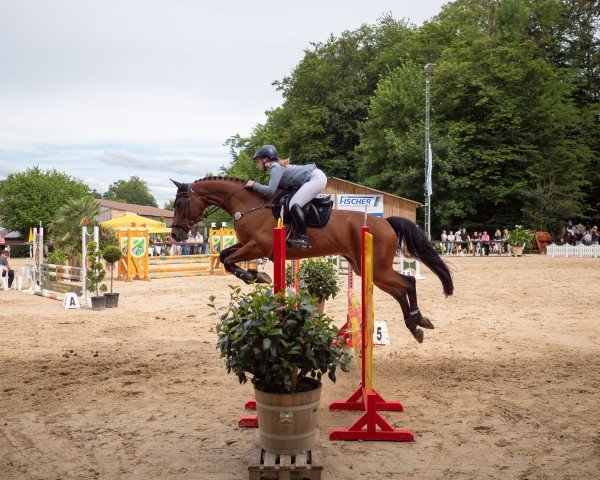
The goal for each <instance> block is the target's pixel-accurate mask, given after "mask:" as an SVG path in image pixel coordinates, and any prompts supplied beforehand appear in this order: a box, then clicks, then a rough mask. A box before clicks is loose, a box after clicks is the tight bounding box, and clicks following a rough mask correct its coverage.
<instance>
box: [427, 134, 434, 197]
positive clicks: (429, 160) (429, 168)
mask: <svg viewBox="0 0 600 480" xmlns="http://www.w3.org/2000/svg"><path fill="white" fill-rule="evenodd" d="M432 170H433V157H432V155H431V143H429V145H427V176H426V178H425V190H426V191H427V195H428V196H431V195H432V194H433V189H432V187H431V171H432Z"/></svg>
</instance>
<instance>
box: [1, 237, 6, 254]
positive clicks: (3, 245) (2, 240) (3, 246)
mask: <svg viewBox="0 0 600 480" xmlns="http://www.w3.org/2000/svg"><path fill="white" fill-rule="evenodd" d="M5 248H6V240H5V239H4V237H3V236H2V235H0V252H1V251H2V250H4V249H5Z"/></svg>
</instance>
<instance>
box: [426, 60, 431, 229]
mask: <svg viewBox="0 0 600 480" xmlns="http://www.w3.org/2000/svg"><path fill="white" fill-rule="evenodd" d="M428 163H429V72H428V71H427V69H426V70H425V233H426V234H427V239H428V240H431V204H430V201H431V198H430V196H429V190H428V189H427V165H428Z"/></svg>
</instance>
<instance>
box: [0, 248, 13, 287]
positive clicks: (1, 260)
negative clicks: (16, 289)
mask: <svg viewBox="0 0 600 480" xmlns="http://www.w3.org/2000/svg"><path fill="white" fill-rule="evenodd" d="M0 265H4V266H5V267H6V269H7V270H8V288H10V287H11V286H12V283H13V280H14V279H15V271H14V270H13V269H12V268H10V263H9V262H8V250H2V252H0ZM6 273H7V272H6V271H3V272H2V276H3V277H6Z"/></svg>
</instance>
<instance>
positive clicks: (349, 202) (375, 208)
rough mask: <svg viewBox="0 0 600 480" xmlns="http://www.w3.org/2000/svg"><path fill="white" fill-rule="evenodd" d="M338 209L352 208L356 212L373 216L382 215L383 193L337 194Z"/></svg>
mask: <svg viewBox="0 0 600 480" xmlns="http://www.w3.org/2000/svg"><path fill="white" fill-rule="evenodd" d="M336 208H337V209H338V210H354V211H356V212H361V213H364V212H365V208H366V209H367V213H368V214H369V215H374V216H375V217H383V195H364V194H360V195H359V194H345V193H338V194H337V205H336Z"/></svg>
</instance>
